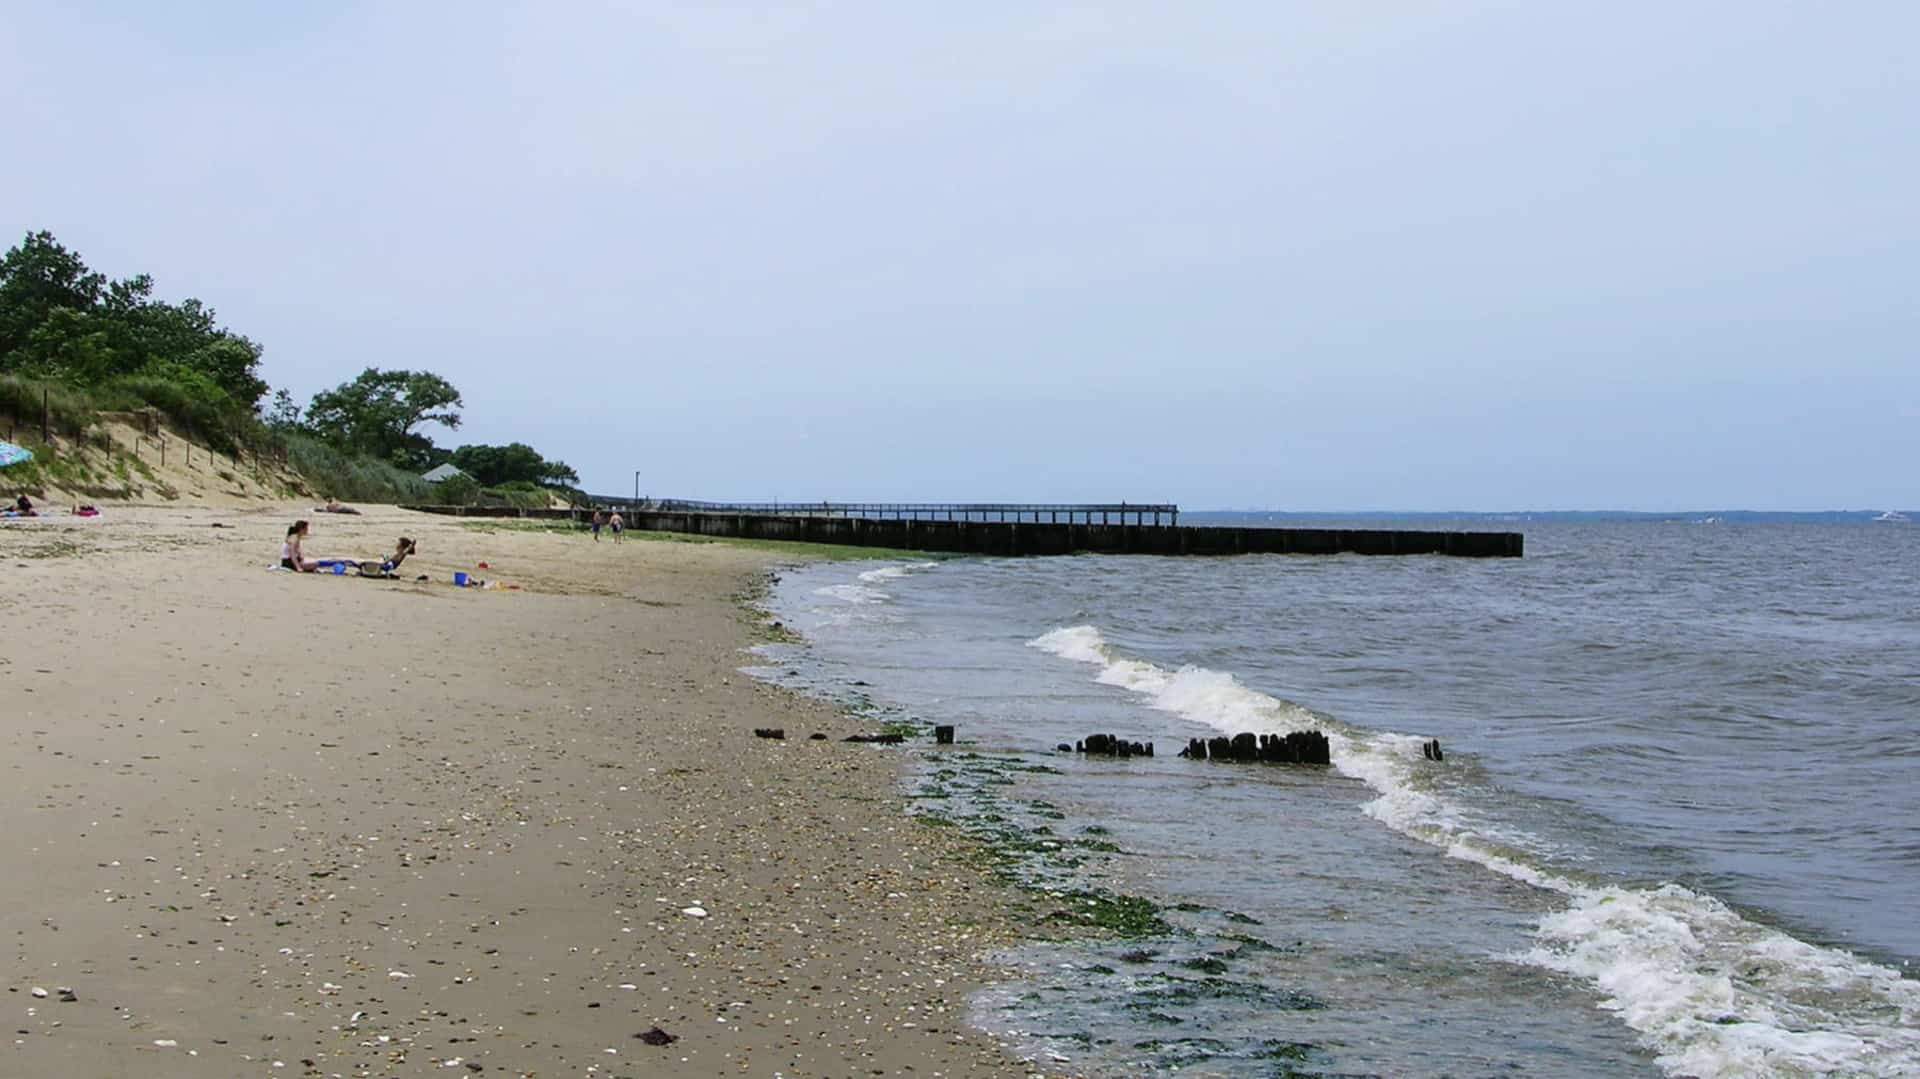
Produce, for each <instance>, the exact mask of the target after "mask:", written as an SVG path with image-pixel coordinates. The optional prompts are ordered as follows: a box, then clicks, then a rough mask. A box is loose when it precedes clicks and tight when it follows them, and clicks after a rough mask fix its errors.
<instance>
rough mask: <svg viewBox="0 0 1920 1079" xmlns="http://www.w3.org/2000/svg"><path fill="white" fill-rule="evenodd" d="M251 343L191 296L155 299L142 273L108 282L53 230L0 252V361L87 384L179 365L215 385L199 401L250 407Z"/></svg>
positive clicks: (253, 386) (158, 373)
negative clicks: (213, 391)
mask: <svg viewBox="0 0 1920 1079" xmlns="http://www.w3.org/2000/svg"><path fill="white" fill-rule="evenodd" d="M260 353H261V349H260V346H259V345H257V344H255V343H254V342H252V341H250V340H248V339H247V338H245V337H242V336H241V335H239V334H236V333H233V332H231V331H229V330H227V329H225V328H224V327H222V326H220V325H218V323H217V322H216V321H215V319H214V313H213V309H212V308H211V307H208V306H206V305H205V304H203V303H201V302H200V301H199V300H195V299H187V300H183V301H181V302H180V303H177V304H174V303H166V302H163V301H160V300H156V299H154V298H153V278H151V277H148V276H147V275H146V274H135V275H134V276H132V277H129V278H127V279H126V280H124V281H112V282H109V281H108V280H107V279H106V277H105V276H103V275H101V274H97V273H94V272H93V271H92V270H90V269H88V268H87V264H86V263H85V262H84V261H82V259H81V258H80V256H79V254H78V253H77V252H73V251H69V250H67V249H66V248H65V247H62V246H60V243H59V241H57V240H55V239H54V238H53V234H52V233H48V232H33V233H28V234H27V236H26V238H25V239H23V240H21V241H20V244H19V245H18V246H17V247H15V248H13V249H12V250H11V251H8V252H7V253H6V255H5V256H4V257H0V371H24V372H28V373H31V374H35V375H39V376H41V377H45V378H57V379H62V380H64V381H67V382H72V383H75V384H78V385H84V386H91V385H97V384H99V383H101V382H105V381H108V380H109V379H115V378H120V377H122V376H127V375H141V376H151V377H156V378H169V377H171V375H172V373H175V372H178V371H180V370H182V369H184V370H188V371H193V372H198V373H199V374H202V375H205V376H206V378H205V380H204V381H203V380H201V379H198V378H195V379H191V380H190V381H192V382H194V383H195V384H196V385H200V386H205V385H207V384H209V383H210V384H211V385H212V386H214V387H216V388H217V389H218V391H219V392H218V394H217V395H216V397H217V398H218V399H215V398H207V399H206V400H205V401H204V402H203V403H204V404H207V405H212V406H217V407H219V408H223V409H233V408H234V407H236V406H239V407H243V408H246V409H252V408H254V407H256V406H257V405H258V404H259V401H260V398H261V396H262V395H263V394H265V393H266V392H267V384H266V383H265V382H262V381H261V380H260V377H259V375H258V373H257V372H258V369H259V366H260ZM196 392H197V391H196Z"/></svg>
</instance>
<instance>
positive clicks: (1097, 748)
mask: <svg viewBox="0 0 1920 1079" xmlns="http://www.w3.org/2000/svg"><path fill="white" fill-rule="evenodd" d="M1060 747H1061V748H1062V749H1065V748H1066V743H1065V742H1062V743H1061V744H1060ZM1073 751H1074V752H1075V753H1089V754H1092V753H1098V754H1101V755H1102V756H1107V757H1151V756H1153V743H1152V742H1128V741H1124V740H1122V739H1119V738H1115V737H1114V736H1113V735H1111V734H1089V735H1087V736H1086V737H1085V738H1082V739H1081V740H1080V741H1078V742H1076V743H1074V746H1073Z"/></svg>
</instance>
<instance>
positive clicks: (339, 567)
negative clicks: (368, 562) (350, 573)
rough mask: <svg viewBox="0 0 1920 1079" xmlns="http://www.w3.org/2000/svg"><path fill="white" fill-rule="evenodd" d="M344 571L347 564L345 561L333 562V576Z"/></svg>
mask: <svg viewBox="0 0 1920 1079" xmlns="http://www.w3.org/2000/svg"><path fill="white" fill-rule="evenodd" d="M345 572H347V564H346V563H345V562H335V563H334V564H333V575H334V576H335V577H338V576H340V575H341V574H343V573H345Z"/></svg>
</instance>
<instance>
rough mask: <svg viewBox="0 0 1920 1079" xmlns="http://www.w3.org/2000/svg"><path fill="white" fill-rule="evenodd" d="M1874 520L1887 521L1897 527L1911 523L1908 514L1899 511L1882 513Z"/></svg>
mask: <svg viewBox="0 0 1920 1079" xmlns="http://www.w3.org/2000/svg"><path fill="white" fill-rule="evenodd" d="M1874 520H1876V521H1885V522H1887V523H1888V524H1896V525H1903V524H1909V523H1911V519H1910V518H1908V516H1907V515H1906V514H1904V513H1901V512H1900V511H1899V510H1887V511H1886V512H1884V513H1882V514H1881V515H1880V516H1878V517H1875V518H1874Z"/></svg>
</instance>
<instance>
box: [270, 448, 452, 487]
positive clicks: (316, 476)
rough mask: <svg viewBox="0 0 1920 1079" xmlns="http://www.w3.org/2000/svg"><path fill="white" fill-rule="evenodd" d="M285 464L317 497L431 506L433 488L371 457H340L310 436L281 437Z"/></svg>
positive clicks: (401, 470) (403, 470)
mask: <svg viewBox="0 0 1920 1079" xmlns="http://www.w3.org/2000/svg"><path fill="white" fill-rule="evenodd" d="M282 440H283V442H284V444H285V445H286V449H287V464H288V465H290V466H291V467H292V468H293V470H294V471H295V472H298V473H300V475H301V477H302V478H304V479H305V480H306V481H307V482H308V483H309V484H311V485H312V486H313V489H314V490H315V491H316V492H318V493H319V494H322V495H325V496H328V497H331V498H338V499H343V500H345V501H349V502H432V501H436V499H435V496H434V485H433V484H431V483H428V482H427V481H426V480H423V479H421V478H420V477H419V476H416V475H414V474H413V473H411V472H408V471H406V470H405V469H402V468H397V467H395V466H393V465H391V464H389V463H387V462H385V461H381V460H377V459H375V458H372V457H360V456H353V455H349V454H345V453H341V452H340V451H339V450H338V449H335V448H334V447H333V446H331V445H328V444H327V443H326V442H323V441H321V440H320V439H319V438H316V437H314V436H313V435H308V434H301V433H297V432H287V433H286V434H284V435H283V436H282Z"/></svg>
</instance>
